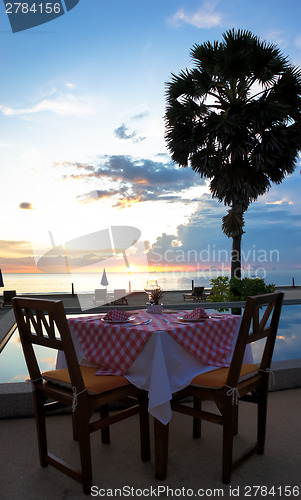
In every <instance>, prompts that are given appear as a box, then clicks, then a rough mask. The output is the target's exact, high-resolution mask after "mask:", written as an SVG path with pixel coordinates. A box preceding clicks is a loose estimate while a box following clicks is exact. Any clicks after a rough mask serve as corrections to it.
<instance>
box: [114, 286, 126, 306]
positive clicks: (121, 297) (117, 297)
mask: <svg viewBox="0 0 301 500" xmlns="http://www.w3.org/2000/svg"><path fill="white" fill-rule="evenodd" d="M127 303H128V299H127V298H126V290H125V288H119V289H116V290H114V299H113V304H114V305H123V304H125V305H126V304H127Z"/></svg>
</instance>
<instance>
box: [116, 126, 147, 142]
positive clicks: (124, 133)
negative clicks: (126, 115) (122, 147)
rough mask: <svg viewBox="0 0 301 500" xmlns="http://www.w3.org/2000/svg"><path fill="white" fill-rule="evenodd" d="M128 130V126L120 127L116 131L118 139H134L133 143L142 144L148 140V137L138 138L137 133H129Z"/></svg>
mask: <svg viewBox="0 0 301 500" xmlns="http://www.w3.org/2000/svg"><path fill="white" fill-rule="evenodd" d="M128 130H129V129H128V128H127V127H126V125H125V124H124V123H122V125H120V127H118V128H116V129H115V130H114V133H115V135H116V137H118V138H119V139H125V140H129V139H133V142H141V141H144V140H145V139H146V137H142V136H137V133H136V132H135V131H133V132H128Z"/></svg>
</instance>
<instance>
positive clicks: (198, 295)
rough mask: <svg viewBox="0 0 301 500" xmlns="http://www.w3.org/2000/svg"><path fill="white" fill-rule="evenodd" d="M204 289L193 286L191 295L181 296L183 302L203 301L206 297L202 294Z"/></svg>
mask: <svg viewBox="0 0 301 500" xmlns="http://www.w3.org/2000/svg"><path fill="white" fill-rule="evenodd" d="M204 288H205V287H204V286H195V287H194V288H193V290H192V292H191V293H184V294H183V299H184V301H185V300H193V301H194V302H195V301H198V300H202V301H205V300H206V298H207V297H206V294H205V293H204Z"/></svg>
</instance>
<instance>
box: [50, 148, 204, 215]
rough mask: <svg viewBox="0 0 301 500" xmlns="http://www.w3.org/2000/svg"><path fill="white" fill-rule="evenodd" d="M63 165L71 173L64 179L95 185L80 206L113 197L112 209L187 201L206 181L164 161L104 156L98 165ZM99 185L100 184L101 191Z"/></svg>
mask: <svg viewBox="0 0 301 500" xmlns="http://www.w3.org/2000/svg"><path fill="white" fill-rule="evenodd" d="M160 158H161V157H160ZM56 165H58V164H56ZM60 165H61V166H63V167H64V169H65V170H67V169H70V170H71V173H65V174H64V175H63V178H64V179H65V180H69V181H75V180H86V181H87V182H89V183H90V184H91V182H92V181H93V182H94V185H95V189H94V190H93V191H91V189H90V190H89V191H88V192H87V193H83V194H81V195H79V196H78V201H79V202H81V203H87V202H92V201H96V200H102V199H105V198H109V197H110V198H111V199H112V201H113V203H114V205H113V206H115V207H119V208H120V207H121V206H122V207H123V206H126V204H127V203H130V205H131V204H133V203H137V202H142V201H160V200H161V201H162V200H164V201H169V202H172V201H185V196H184V193H185V191H186V190H187V189H188V188H190V187H192V186H199V185H205V180H204V179H202V178H201V177H200V176H199V175H198V174H196V173H195V172H193V171H192V169H189V168H187V169H186V168H181V167H177V166H176V165H175V164H174V163H173V162H172V161H171V160H170V159H168V160H167V161H166V162H164V161H154V160H149V159H135V158H132V157H130V156H103V157H101V158H100V162H99V164H98V165H95V166H92V165H88V164H87V165H85V164H83V163H68V162H65V163H63V164H60ZM72 170H73V171H72ZM97 184H101V189H98V186H97ZM189 201H191V200H189Z"/></svg>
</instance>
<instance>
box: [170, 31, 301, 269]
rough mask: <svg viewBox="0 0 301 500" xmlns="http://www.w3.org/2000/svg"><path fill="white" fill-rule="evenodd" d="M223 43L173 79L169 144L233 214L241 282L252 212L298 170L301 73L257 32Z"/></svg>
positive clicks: (229, 230)
mask: <svg viewBox="0 0 301 500" xmlns="http://www.w3.org/2000/svg"><path fill="white" fill-rule="evenodd" d="M222 36H223V40H222V42H218V41H215V42H213V43H211V42H209V41H208V42H206V43H203V44H202V45H197V44H196V45H194V46H193V48H192V50H191V56H192V61H193V64H194V66H193V68H192V69H186V70H185V71H181V72H180V73H179V75H175V74H172V78H171V81H170V82H168V83H167V91H166V101H167V106H166V114H165V123H166V134H165V138H166V141H167V146H168V149H169V151H170V153H171V156H172V158H173V160H174V161H175V162H176V163H178V164H179V165H180V166H183V167H187V166H191V167H192V169H193V170H194V171H195V172H198V173H199V174H200V175H201V176H202V177H206V178H208V179H209V180H210V184H209V186H210V191H211V194H212V196H213V197H215V198H217V199H218V200H219V201H220V202H223V203H224V204H225V205H226V206H228V207H229V210H228V214H227V215H226V216H225V217H223V221H222V229H223V231H224V233H225V234H226V235H227V236H228V237H231V238H232V242H233V243H232V253H231V277H233V276H236V277H238V278H240V277H241V238H242V234H243V232H244V231H243V227H244V213H245V212H246V210H247V209H248V207H249V205H250V203H251V202H253V201H255V200H256V199H257V198H258V196H259V195H262V194H264V193H265V192H266V191H267V190H268V189H269V188H270V186H271V184H272V183H276V184H279V183H281V182H282V181H283V179H284V178H285V176H286V175H287V174H290V173H292V172H293V171H294V169H295V166H296V162H297V158H298V151H299V150H300V149H301V98H300V96H301V72H300V69H299V68H298V67H295V66H293V65H291V64H290V63H289V61H288V59H287V58H286V57H284V56H283V55H282V54H281V52H280V50H279V49H278V48H277V47H276V46H275V45H273V44H269V43H267V42H266V41H262V40H260V39H259V38H258V37H257V36H255V35H253V34H252V33H251V32H249V31H242V30H238V31H235V30H230V31H228V32H226V33H224V34H223V35H222Z"/></svg>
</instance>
